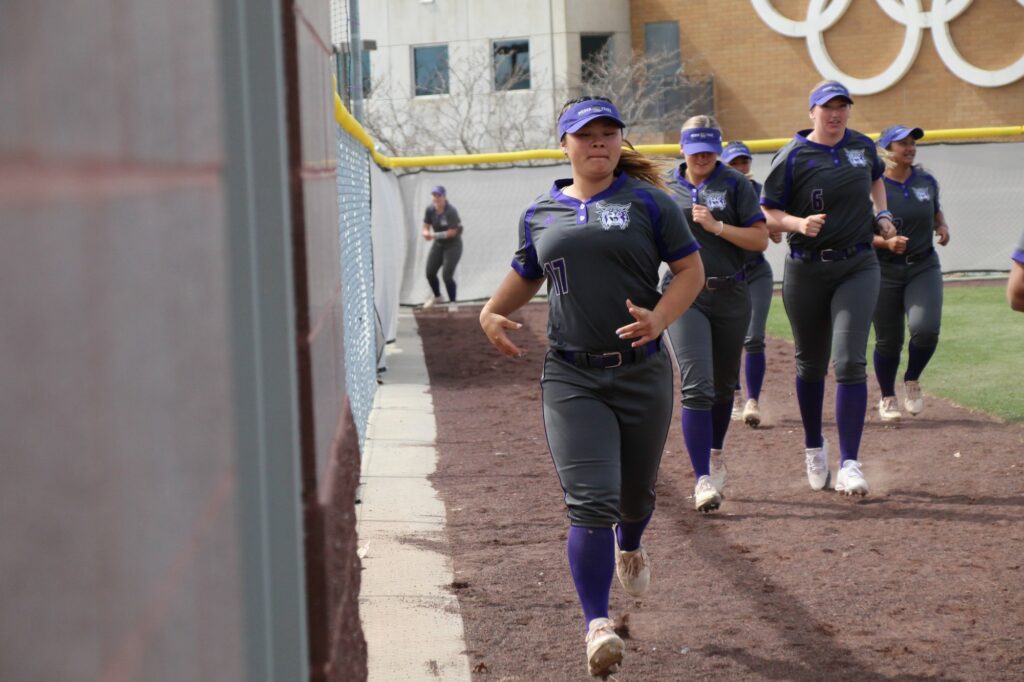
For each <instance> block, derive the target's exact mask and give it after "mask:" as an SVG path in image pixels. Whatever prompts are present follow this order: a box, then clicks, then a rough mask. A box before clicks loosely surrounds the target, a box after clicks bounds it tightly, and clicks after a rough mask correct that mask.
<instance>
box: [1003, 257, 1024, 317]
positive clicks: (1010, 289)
mask: <svg viewBox="0 0 1024 682" xmlns="http://www.w3.org/2000/svg"><path fill="white" fill-rule="evenodd" d="M1006 301H1007V303H1009V304H1010V307H1011V308H1013V309H1014V310H1016V311H1017V312H1019V313H1024V265H1021V264H1020V263H1018V262H1016V261H1014V263H1013V266H1012V267H1011V268H1010V279H1009V280H1007V282H1006Z"/></svg>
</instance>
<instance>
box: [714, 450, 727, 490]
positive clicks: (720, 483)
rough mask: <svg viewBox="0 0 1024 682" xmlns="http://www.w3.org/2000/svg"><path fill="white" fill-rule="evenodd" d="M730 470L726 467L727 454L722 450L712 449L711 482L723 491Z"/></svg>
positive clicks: (716, 488)
mask: <svg viewBox="0 0 1024 682" xmlns="http://www.w3.org/2000/svg"><path fill="white" fill-rule="evenodd" d="M728 476H729V472H728V471H727V470H726V468H725V455H723V454H722V451H721V450H716V449H714V448H712V449H711V484H712V485H713V486H715V490H717V491H718V492H719V493H721V492H722V491H723V490H725V482H726V479H727V478H728Z"/></svg>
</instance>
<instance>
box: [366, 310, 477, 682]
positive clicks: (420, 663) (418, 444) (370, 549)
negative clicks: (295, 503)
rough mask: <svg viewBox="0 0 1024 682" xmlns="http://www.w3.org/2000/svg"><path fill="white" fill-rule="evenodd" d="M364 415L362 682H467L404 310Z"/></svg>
mask: <svg viewBox="0 0 1024 682" xmlns="http://www.w3.org/2000/svg"><path fill="white" fill-rule="evenodd" d="M386 352H387V354H388V356H387V367H388V370H387V372H385V373H384V374H383V375H382V377H383V379H384V383H383V384H382V385H380V386H378V387H377V396H376V399H375V401H374V406H373V411H372V412H371V414H370V420H369V425H368V427H367V433H366V441H365V445H364V448H363V463H362V483H363V488H362V504H360V505H358V507H357V512H356V514H357V531H358V534H359V546H360V548H361V551H365V553H366V555H365V556H364V557H363V575H362V589H361V590H360V597H359V612H360V615H361V618H362V622H363V631H364V633H365V635H366V643H367V647H368V650H369V662H368V668H369V679H370V681H371V682H376V681H380V682H405V681H406V680H438V679H443V680H456V681H462V680H469V679H470V671H469V659H468V658H467V656H466V654H465V649H466V645H465V641H464V638H463V630H462V615H461V614H460V612H459V603H458V600H457V599H456V598H455V596H454V595H453V594H452V593H451V592H450V591H449V590H448V589H447V588H446V586H447V585H449V584H450V583H451V582H452V579H453V578H452V565H451V560H450V559H449V558H448V556H447V555H445V554H442V553H440V552H437V551H433V550H431V549H428V547H442V548H444V547H446V543H447V539H446V537H445V535H444V522H445V514H444V505H443V504H442V503H441V501H440V499H438V497H437V493H436V491H435V490H434V488H433V486H431V484H430V482H429V481H427V476H428V475H430V474H431V473H432V472H433V471H434V468H435V465H436V462H437V451H436V450H435V447H434V440H435V436H436V429H435V423H434V404H433V400H432V398H431V395H430V393H429V392H428V379H427V368H426V365H425V364H424V358H423V346H422V344H421V343H420V338H419V333H418V332H417V328H416V319H415V317H414V316H413V314H412V312H411V311H407V310H403V311H402V312H401V313H400V315H399V324H398V334H397V338H396V340H395V343H392V344H389V345H388V346H387V348H386Z"/></svg>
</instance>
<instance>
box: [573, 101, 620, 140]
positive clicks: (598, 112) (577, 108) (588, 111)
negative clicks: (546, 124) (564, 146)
mask: <svg viewBox="0 0 1024 682" xmlns="http://www.w3.org/2000/svg"><path fill="white" fill-rule="evenodd" d="M599 118H607V119H608V120H610V121H611V122H612V123H614V124H615V125H617V126H619V127H620V128H625V127H626V124H625V123H623V122H622V117H621V116H620V115H619V110H618V109H616V108H615V105H614V104H612V103H611V102H606V101H604V100H603V99H587V100H583V101H582V102H577V103H576V104H573V105H572V106H571V107H569V108H568V109H566V110H565V113H564V114H562V115H561V116H560V117H559V118H558V139H559V140H561V139H562V138H563V137H565V134H566V133H575V132H578V131H579V130H580V128H582V127H583V126H585V125H587V124H588V123H590V122H591V121H596V120H597V119H599Z"/></svg>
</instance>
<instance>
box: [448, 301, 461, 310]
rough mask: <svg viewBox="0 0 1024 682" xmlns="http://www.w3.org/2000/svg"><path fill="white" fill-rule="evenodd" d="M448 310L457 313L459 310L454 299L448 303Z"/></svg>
mask: <svg viewBox="0 0 1024 682" xmlns="http://www.w3.org/2000/svg"><path fill="white" fill-rule="evenodd" d="M448 312H449V313H457V312H459V304H458V303H456V302H455V301H452V302H451V303H449V304H448Z"/></svg>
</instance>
